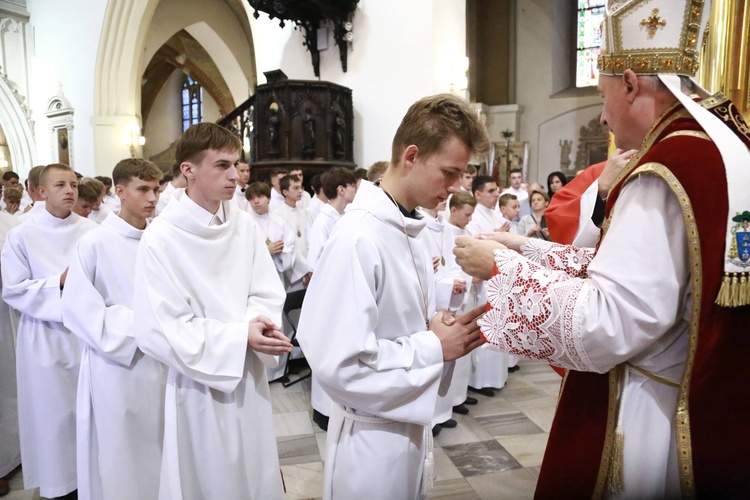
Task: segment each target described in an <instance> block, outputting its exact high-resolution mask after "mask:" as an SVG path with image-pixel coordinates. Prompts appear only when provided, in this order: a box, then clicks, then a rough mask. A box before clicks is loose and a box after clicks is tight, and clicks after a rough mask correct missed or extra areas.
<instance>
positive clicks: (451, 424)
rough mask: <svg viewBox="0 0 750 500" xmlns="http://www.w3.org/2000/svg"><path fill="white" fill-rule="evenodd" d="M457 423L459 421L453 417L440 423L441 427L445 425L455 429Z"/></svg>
mask: <svg viewBox="0 0 750 500" xmlns="http://www.w3.org/2000/svg"><path fill="white" fill-rule="evenodd" d="M457 425H458V422H456V421H455V420H453V419H452V418H449V419H448V420H446V421H445V422H441V423H440V427H445V428H446V429H453V428H454V427H455V426H457Z"/></svg>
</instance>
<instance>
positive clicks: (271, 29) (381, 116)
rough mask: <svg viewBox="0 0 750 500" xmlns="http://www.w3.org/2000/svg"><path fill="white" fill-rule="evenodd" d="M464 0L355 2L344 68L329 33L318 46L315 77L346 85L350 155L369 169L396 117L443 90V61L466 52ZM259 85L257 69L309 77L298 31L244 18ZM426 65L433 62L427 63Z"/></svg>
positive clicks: (385, 156)
mask: <svg viewBox="0 0 750 500" xmlns="http://www.w3.org/2000/svg"><path fill="white" fill-rule="evenodd" d="M465 19H466V14H465V2H464V1H463V0H435V1H433V0H411V1H409V2H400V1H396V0H361V1H360V2H359V4H358V5H357V11H356V13H355V15H354V20H353V33H354V41H353V44H352V47H351V48H350V50H349V54H348V66H349V67H348V71H347V72H346V73H344V72H343V71H342V69H341V63H340V60H339V51H338V46H336V45H335V43H334V40H333V36H332V34H330V33H329V37H328V49H327V50H324V51H322V52H321V57H320V77H321V80H325V81H330V82H333V83H338V84H340V85H344V86H346V87H349V88H351V89H352V96H353V104H354V130H355V135H354V161H355V162H356V163H357V164H358V165H359V166H362V167H365V168H366V167H368V166H369V165H371V164H372V163H374V162H376V161H380V160H389V159H390V151H391V141H392V139H393V134H394V133H395V131H396V128H397V127H398V125H399V123H400V122H401V118H402V117H403V115H404V113H406V110H407V109H408V107H409V106H410V105H411V104H412V103H413V102H414V101H416V100H417V99H419V98H421V97H424V96H426V95H430V94H434V93H436V92H440V91H446V90H447V89H448V87H449V85H450V82H446V81H444V79H441V78H440V76H439V75H441V74H442V69H436V68H442V67H443V63H446V62H447V63H448V64H449V65H452V64H454V59H453V56H452V55H449V54H456V56H457V57H459V58H460V57H463V56H464V55H465V54H466V34H465ZM250 26H251V28H252V31H253V41H254V44H255V52H256V64H257V72H258V83H265V77H264V76H263V72H264V71H270V70H274V69H279V68H280V69H281V70H283V71H284V73H286V74H287V76H288V77H289V78H292V79H299V80H313V79H316V77H315V75H314V73H313V67H312V62H311V58H310V53H309V52H308V51H307V50H306V49H305V47H303V45H302V42H303V40H304V36H303V34H302V33H301V32H300V31H299V30H297V31H295V30H294V29H293V27H292V26H291V25H290V24H289V23H287V26H286V27H285V28H283V29H282V28H279V22H278V20H270V19H268V15H266V14H265V13H261V14H260V18H259V19H257V20H256V19H254V18H251V20H250ZM438 55H440V57H441V61H440V62H439V63H438V61H437V57H438ZM433 65H434V66H435V67H433Z"/></svg>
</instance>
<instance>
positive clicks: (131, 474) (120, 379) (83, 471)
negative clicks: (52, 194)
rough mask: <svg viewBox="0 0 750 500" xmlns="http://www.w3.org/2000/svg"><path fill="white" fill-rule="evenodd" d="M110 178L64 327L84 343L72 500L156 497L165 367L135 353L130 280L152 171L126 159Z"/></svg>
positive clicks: (81, 246)
mask: <svg viewBox="0 0 750 500" xmlns="http://www.w3.org/2000/svg"><path fill="white" fill-rule="evenodd" d="M112 175H113V177H114V179H115V192H116V194H117V196H118V198H119V199H120V200H121V202H120V211H119V214H115V213H114V212H109V215H108V216H107V218H106V219H105V220H104V221H103V222H102V224H101V225H100V226H99V227H97V228H96V229H94V230H93V231H91V232H89V233H87V234H86V235H85V236H83V237H82V238H81V240H80V241H79V242H78V247H77V249H76V255H75V258H74V259H73V261H72V263H71V266H70V272H69V273H68V279H67V283H68V288H67V289H66V291H65V292H64V293H63V296H62V307H63V322H64V324H65V326H66V327H67V328H69V329H70V330H71V331H72V332H73V333H75V334H76V336H78V338H79V339H80V340H81V341H82V343H83V346H84V347H83V356H82V358H81V372H80V376H79V379H78V398H77V401H78V402H77V409H78V419H77V429H76V433H77V437H78V443H77V456H78V494H79V498H81V499H86V498H92V499H96V498H123V499H124V498H156V497H157V496H158V494H159V470H160V468H161V449H162V443H161V436H162V429H163V426H164V391H165V387H166V381H167V379H166V376H167V372H166V367H165V366H164V365H162V364H161V363H159V362H158V361H156V360H155V359H153V358H151V357H150V356H146V355H144V354H143V352H141V351H140V350H139V349H138V346H137V345H136V343H135V338H134V334H133V278H134V275H135V260H136V252H137V250H138V244H139V242H140V239H141V236H142V235H143V231H144V229H146V225H147V219H148V218H149V217H151V214H152V213H153V211H154V207H155V206H156V202H157V201H158V199H159V179H160V178H161V175H162V174H161V171H160V170H159V169H158V168H157V167H156V166H155V165H154V164H153V163H151V162H150V161H148V160H144V159H142V158H128V159H125V160H122V161H120V162H119V163H118V164H117V165H116V166H115V168H114V170H113V172H112Z"/></svg>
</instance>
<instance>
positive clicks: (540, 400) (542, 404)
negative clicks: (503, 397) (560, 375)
mask: <svg viewBox="0 0 750 500" xmlns="http://www.w3.org/2000/svg"><path fill="white" fill-rule="evenodd" d="M556 405H557V398H556V397H555V396H550V395H549V394H548V393H546V392H544V391H541V392H540V394H539V395H538V396H537V397H535V398H533V399H525V400H523V401H518V400H514V401H513V406H515V407H516V408H518V409H519V410H521V411H523V410H526V409H527V408H548V407H550V406H556Z"/></svg>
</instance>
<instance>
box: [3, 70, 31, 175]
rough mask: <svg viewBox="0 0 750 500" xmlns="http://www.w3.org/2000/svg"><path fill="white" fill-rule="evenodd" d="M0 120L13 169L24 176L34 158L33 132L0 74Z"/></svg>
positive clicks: (11, 89) (24, 113)
mask: <svg viewBox="0 0 750 500" xmlns="http://www.w3.org/2000/svg"><path fill="white" fill-rule="evenodd" d="M0 122H1V123H2V124H3V131H4V132H5V137H6V139H7V141H8V149H9V150H10V156H11V158H12V160H13V169H14V170H15V171H16V172H17V173H18V175H20V176H21V178H22V179H24V178H26V175H27V174H28V172H29V170H31V168H32V167H33V166H34V162H35V160H36V154H35V151H36V148H35V146H34V133H33V131H32V127H31V124H30V123H29V119H28V117H27V114H26V111H25V110H24V109H23V107H22V106H21V104H20V103H19V102H18V99H17V98H16V93H15V92H14V90H13V88H12V87H11V85H10V84H8V82H7V81H6V80H5V78H4V77H3V76H1V75H0Z"/></svg>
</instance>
